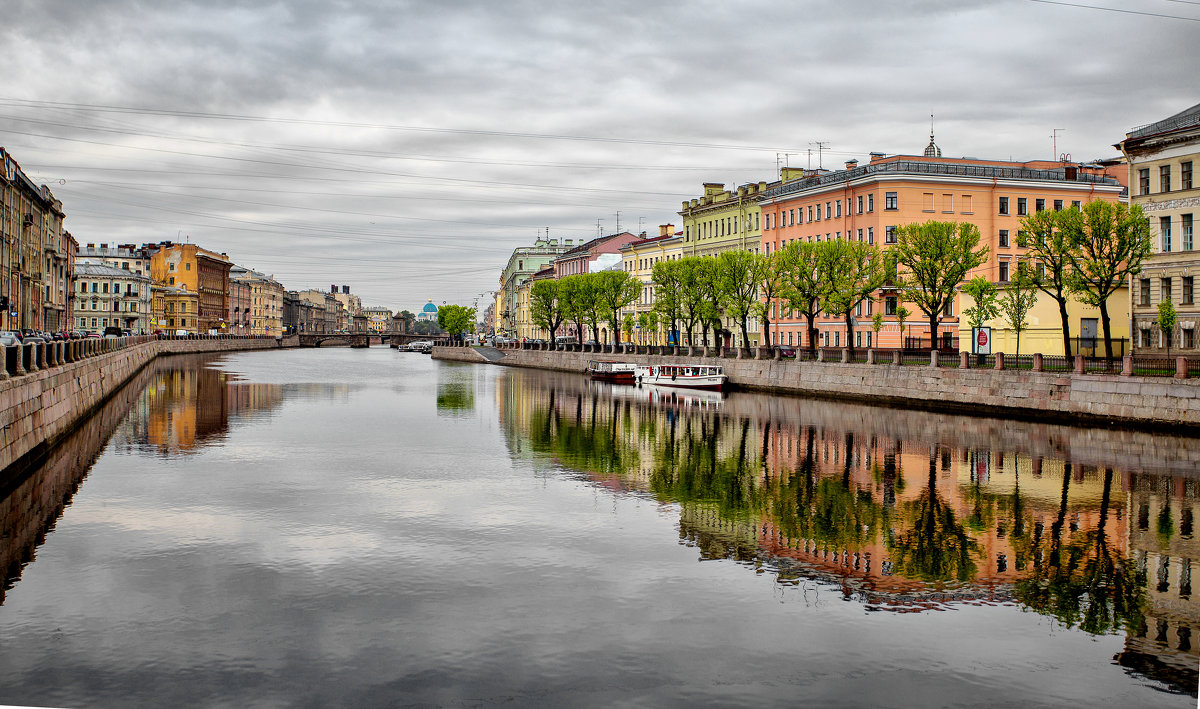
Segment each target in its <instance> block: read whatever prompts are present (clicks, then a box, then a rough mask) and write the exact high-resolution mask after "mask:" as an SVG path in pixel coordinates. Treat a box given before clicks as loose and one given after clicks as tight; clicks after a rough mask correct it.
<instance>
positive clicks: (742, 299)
mask: <svg viewBox="0 0 1200 709" xmlns="http://www.w3.org/2000/svg"><path fill="white" fill-rule="evenodd" d="M761 270H762V269H761V266H760V265H759V262H758V258H757V257H756V256H755V255H754V254H752V253H750V252H749V251H742V250H741V249H736V250H734V251H725V252H722V253H721V255H720V256H718V257H717V288H718V292H719V293H720V297H721V305H722V306H724V308H725V312H726V313H727V314H728V315H729V316H730V317H732V318H733V319H734V320H736V321H737V323H738V327H739V329H740V330H741V333H742V347H749V346H750V333H749V331H748V330H747V321H748V320H749V319H750V315H751V313H753V312H754V308H755V305H757V303H758V283H759V281H760V280H761V279H760V277H759V276H760V272H761Z"/></svg>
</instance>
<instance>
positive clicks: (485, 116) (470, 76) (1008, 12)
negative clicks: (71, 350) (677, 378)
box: [0, 0, 1200, 308]
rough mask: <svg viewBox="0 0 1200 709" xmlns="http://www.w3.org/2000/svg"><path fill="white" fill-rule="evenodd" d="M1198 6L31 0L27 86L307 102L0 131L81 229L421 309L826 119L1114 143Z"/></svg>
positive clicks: (479, 286) (10, 84) (855, 128)
mask: <svg viewBox="0 0 1200 709" xmlns="http://www.w3.org/2000/svg"><path fill="white" fill-rule="evenodd" d="M1096 4H1098V5H1099V4H1102V0H1097V2H1096ZM1113 7H1115V6H1113ZM1122 7H1125V8H1126V9H1129V8H1135V9H1143V10H1145V11H1149V12H1159V13H1162V14H1171V15H1181V16H1183V15H1187V16H1194V17H1200V12H1196V11H1195V10H1194V9H1193V8H1190V7H1187V6H1185V5H1182V4H1180V5H1179V6H1178V7H1174V6H1172V7H1166V6H1164V5H1163V4H1162V3H1155V2H1144V3H1137V4H1136V5H1131V4H1129V3H1125V4H1124V5H1122ZM1196 26H1197V23H1196V22H1191V21H1186V20H1173V19H1167V18H1154V17H1143V16H1135V15H1128V14H1119V13H1113V12H1106V11H1103V10H1087V9H1082V8H1069V7H1062V6H1054V5H1047V4H1042V3H1032V2H1016V1H1010V2H999V3H997V2H984V1H982V0H979V1H977V2H948V1H947V2H942V1H936V0H928V1H925V2H917V3H895V2H866V3H853V4H847V3H836V2H809V3H796V4H777V5H771V6H762V5H758V6H750V5H739V4H733V3H715V2H711V3H652V4H650V5H646V4H643V3H635V2H592V3H586V4H584V3H578V4H570V5H568V6H563V7H559V6H553V5H550V6H548V5H546V4H545V3H535V2H506V3H492V2H456V3H448V4H445V3H443V4H434V3H416V2H412V3H404V2H382V1H381V2H350V1H347V2H340V3H330V2H323V1H317V0H313V1H311V2H289V3H259V2H235V1H225V2H203V3H200V2H194V3H179V2H157V3H155V2H137V1H135V0H109V1H98V2H96V1H87V2H85V1H84V0H48V1H42V0H39V1H34V0H25V1H23V2H19V3H18V4H17V9H16V11H15V12H12V13H7V14H6V23H5V25H4V26H3V27H0V42H3V44H4V45H5V46H6V47H11V48H12V52H11V54H10V56H12V57H14V58H15V63H13V64H11V66H10V67H9V73H10V75H11V79H10V80H8V81H6V85H5V88H4V90H3V91H2V92H0V93H3V95H4V97H6V98H8V99H22V100H26V101H38V102H45V101H59V102H66V103H78V104H88V105H92V106H95V105H103V106H126V107H144V108H152V109H163V110H166V111H170V112H180V111H182V112H189V113H191V112H199V113H214V114H237V115H241V116H256V117H268V118H272V119H284V120H272V121H250V120H231V119H218V118H211V117H209V118H198V117H193V116H189V115H147V114H144V113H112V112H97V111H95V110H79V109H74V108H66V107H57V108H51V107H47V106H45V105H29V104H27V103H24V102H18V103H19V104H21V105H13V102H10V101H3V102H0V144H3V145H5V146H6V147H8V148H9V149H10V150H11V151H12V152H13V153H14V154H15V155H16V157H17V159H18V160H19V161H20V162H21V163H22V165H23V166H24V167H25V169H26V170H27V172H29V173H30V174H32V175H34V176H35V177H36V178H37V179H41V180H43V181H45V182H46V183H47V184H51V185H52V187H53V189H54V190H55V193H56V194H57V195H58V196H59V197H60V198H62V199H63V201H64V203H65V207H66V210H67V213H68V218H67V225H68V228H70V229H71V230H72V232H73V233H74V234H76V236H77V237H78V238H79V239H80V240H81V241H83V242H85V243H87V242H101V241H121V242H126V241H135V242H141V241H156V240H160V239H164V238H175V236H176V235H177V234H180V235H182V234H187V235H190V237H191V238H192V239H193V240H194V241H197V242H200V243H203V244H205V245H210V246H212V247H213V248H217V249H220V250H223V251H227V252H229V253H230V254H231V255H232V256H233V257H234V258H235V259H237V260H238V261H239V262H242V263H244V264H245V265H250V266H253V267H255V268H259V269H263V270H266V271H268V272H273V273H275V274H276V276H277V277H279V278H280V279H281V280H283V281H284V283H285V285H287V286H288V287H289V288H304V287H321V286H322V284H324V285H328V284H329V283H333V282H337V283H349V284H351V285H352V288H353V289H354V290H356V291H358V292H359V293H360V294H362V295H363V297H364V298H365V299H366V300H367V302H370V303H373V304H382V305H387V306H390V307H393V308H400V307H409V308H415V307H417V306H419V305H420V303H421V302H423V301H424V299H425V298H427V297H429V296H430V294H436V295H437V296H438V299H439V300H448V301H452V302H453V301H470V300H471V299H472V298H473V297H474V296H475V295H476V294H478V293H480V292H482V291H485V290H490V289H492V288H494V287H495V283H496V278H497V276H498V272H499V268H500V267H501V265H502V263H503V261H504V259H505V257H506V255H507V253H508V252H510V251H511V250H512V248H513V247H515V246H517V245H521V244H526V243H529V242H531V241H532V240H533V239H534V238H535V237H536V236H537V234H538V231H539V229H541V228H543V227H549V228H550V233H551V235H552V236H561V237H566V238H586V237H589V236H592V235H594V234H595V233H596V222H597V220H598V219H599V220H601V222H602V223H601V229H602V230H604V231H612V230H614V229H615V228H616V213H617V212H618V211H620V212H621V226H622V227H623V228H637V227H638V226H639V225H641V226H643V227H644V228H646V229H648V230H649V231H651V232H654V231H656V226H657V225H658V224H661V223H666V222H678V216H677V215H676V214H675V213H674V212H675V210H676V209H678V208H679V202H680V201H681V200H682V199H685V198H687V197H688V196H692V195H695V194H696V193H697V192H698V190H699V185H700V183H701V182H704V181H724V182H727V183H740V182H749V181H757V180H769V179H772V178H773V176H774V170H775V165H776V153H777V152H790V153H792V155H791V156H790V157H789V158H788V159H789V160H790V162H791V164H793V165H796V164H806V163H807V161H808V160H809V156H808V154H807V150H808V148H809V144H810V143H811V142H812V141H815V140H822V141H825V142H827V143H828V146H829V152H826V153H825V155H824V160H825V165H826V166H830V165H834V166H836V165H839V164H840V163H841V161H842V160H843V159H845V158H849V157H858V158H860V159H862V158H865V157H866V153H867V152H869V151H872V150H880V151H885V152H891V153H899V152H915V151H919V150H921V149H922V148H923V147H924V143H925V141H926V140H927V137H926V135H927V133H926V131H927V130H928V116H929V114H930V113H934V114H936V116H937V134H938V142H939V144H941V145H942V146H943V148H944V150H945V151H946V154H947V155H955V156H958V155H973V156H978V157H991V158H1008V157H1012V158H1014V159H1031V158H1040V157H1049V156H1050V153H1051V144H1050V140H1049V134H1050V131H1051V129H1053V128H1063V129H1065V130H1064V132H1062V133H1060V135H1059V151H1060V152H1069V153H1071V154H1072V156H1073V157H1074V158H1076V159H1092V158H1095V157H1102V156H1108V155H1111V154H1113V152H1114V151H1113V149H1112V147H1111V145H1112V143H1114V142H1116V141H1117V140H1119V139H1120V138H1121V137H1122V136H1123V135H1124V133H1125V132H1126V131H1128V130H1129V129H1130V128H1132V127H1133V126H1135V125H1138V124H1142V123H1146V122H1149V121H1153V120H1156V119H1158V118H1161V117H1164V116H1166V115H1168V114H1170V113H1173V112H1175V111H1178V110H1180V109H1182V108H1184V107H1186V106H1189V105H1191V104H1193V103H1195V101H1196V100H1197V98H1196V94H1195V90H1196V85H1195V79H1194V68H1195V66H1196V65H1197V64H1198V63H1200V61H1198V60H1200V52H1198V51H1197V50H1196V49H1195V46H1196V45H1195V43H1194V41H1192V35H1193V34H1194V33H1195V31H1196ZM296 119H302V120H305V121H311V122H308V123H298V122H294V121H295V120H296ZM55 123H58V124H64V125H53V124H55ZM348 124H362V125H348ZM385 125H386V126H391V127H390V128H382V127H378V126H385ZM367 126H374V127H367ZM397 127H407V128H436V129H453V130H454V131H456V132H430V131H428V130H410V129H399V128H397ZM101 129H108V130H107V131H105V130H101ZM112 131H119V132H112ZM464 131H467V132H464ZM30 133H32V134H37V135H23V134H30ZM518 133H520V134H546V135H555V136H565V137H567V139H551V138H545V137H540V138H539V137H518V136H516V135H513V134H518ZM43 136H54V137H43ZM63 138H73V139H76V140H82V141H91V142H72V141H66V140H63ZM579 138H602V139H618V140H621V141H652V143H651V144H642V143H634V142H606V141H597V140H581V139H579ZM196 139H199V140H196ZM97 143H99V144H97ZM663 143H682V144H689V146H690V147H688V146H673V145H665V144H663ZM713 144H721V145H744V146H754V147H752V148H748V149H744V150H730V149H724V148H716V147H712V146H713ZM314 151H319V152H314ZM180 153H185V154H180ZM814 160H815V158H814ZM62 180H65V183H63V182H61V181H62Z"/></svg>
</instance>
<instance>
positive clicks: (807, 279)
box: [776, 241, 826, 351]
mask: <svg viewBox="0 0 1200 709" xmlns="http://www.w3.org/2000/svg"><path fill="white" fill-rule="evenodd" d="M822 243H825V242H815V243H814V242H811V241H794V242H792V243H790V244H788V245H787V246H785V247H784V248H782V249H780V250H779V251H778V252H776V258H778V259H780V261H782V264H781V269H782V271H783V273H784V287H783V289H782V292H781V295H782V296H783V298H784V299H785V300H786V301H787V304H788V309H790V310H794V311H796V312H798V313H800V314H801V315H803V316H804V317H805V318H806V319H807V320H808V328H807V331H808V349H809V350H810V351H816V348H817V328H816V324H815V321H816V318H817V313H818V312H820V310H821V297H822V296H823V295H824V293H825V288H826V284H825V274H824V272H823V271H822V269H821V258H820V255H821V244H822Z"/></svg>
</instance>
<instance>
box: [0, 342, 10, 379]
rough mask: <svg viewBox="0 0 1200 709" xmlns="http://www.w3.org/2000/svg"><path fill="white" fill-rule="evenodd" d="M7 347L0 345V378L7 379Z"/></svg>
mask: <svg viewBox="0 0 1200 709" xmlns="http://www.w3.org/2000/svg"><path fill="white" fill-rule="evenodd" d="M8 377H9V374H8V348H7V347H5V346H4V345H0V380H3V379H8Z"/></svg>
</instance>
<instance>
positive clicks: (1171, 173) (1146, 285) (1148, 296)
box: [1116, 104, 1200, 354]
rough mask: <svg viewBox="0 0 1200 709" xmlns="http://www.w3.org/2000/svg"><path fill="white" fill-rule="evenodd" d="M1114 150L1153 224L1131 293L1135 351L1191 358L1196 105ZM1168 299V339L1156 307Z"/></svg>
mask: <svg viewBox="0 0 1200 709" xmlns="http://www.w3.org/2000/svg"><path fill="white" fill-rule="evenodd" d="M1116 147H1117V148H1118V149H1120V150H1121V152H1122V153H1123V154H1124V155H1125V158H1126V160H1127V161H1128V163H1129V187H1130V200H1131V201H1132V203H1133V204H1137V205H1140V206H1141V207H1142V210H1143V211H1144V212H1145V214H1146V217H1147V218H1148V219H1149V220H1150V239H1151V255H1150V257H1149V258H1147V259H1146V261H1145V264H1144V265H1143V268H1142V272H1141V273H1140V274H1138V275H1137V276H1135V277H1134V283H1133V287H1132V289H1131V290H1132V296H1133V302H1132V305H1131V310H1132V315H1133V323H1134V325H1133V329H1134V350H1135V352H1143V353H1147V354H1150V353H1159V352H1163V351H1165V350H1167V349H1168V348H1169V349H1171V350H1172V351H1177V352H1179V353H1180V354H1195V350H1196V348H1197V336H1196V329H1197V323H1198V322H1200V306H1198V305H1197V301H1196V275H1197V274H1198V273H1200V250H1197V248H1196V235H1195V222H1196V215H1197V214H1200V187H1198V186H1197V182H1196V179H1195V177H1194V176H1193V175H1194V172H1193V171H1194V170H1195V167H1196V166H1197V165H1200V104H1196V105H1195V106H1192V107H1191V108H1188V109H1186V110H1184V111H1181V112H1179V113H1177V114H1175V115H1173V116H1170V117H1168V118H1164V119H1163V120H1161V121H1157V122H1155V123H1151V124H1150V125H1147V126H1142V127H1141V128H1137V129H1135V130H1133V131H1130V133H1129V134H1128V135H1126V137H1125V140H1123V141H1121V142H1120V143H1118V144H1117V146H1116ZM1166 300H1169V301H1171V302H1172V304H1174V306H1175V310H1176V323H1175V327H1174V328H1173V329H1172V330H1171V332H1169V333H1167V332H1163V330H1162V328H1160V327H1159V326H1158V306H1159V303H1161V302H1163V301H1166Z"/></svg>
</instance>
